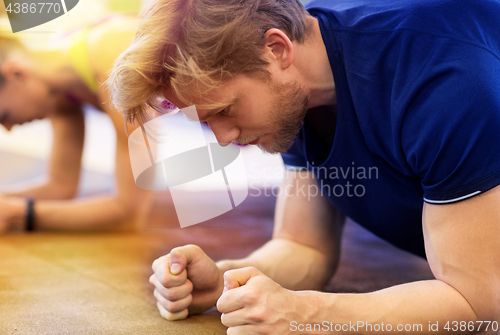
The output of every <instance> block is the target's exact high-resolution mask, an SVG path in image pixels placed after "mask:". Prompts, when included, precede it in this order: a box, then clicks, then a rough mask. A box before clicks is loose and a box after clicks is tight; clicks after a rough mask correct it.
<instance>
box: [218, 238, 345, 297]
mask: <svg viewBox="0 0 500 335" xmlns="http://www.w3.org/2000/svg"><path fill="white" fill-rule="evenodd" d="M217 265H218V266H219V268H220V269H221V272H225V271H227V270H232V269H238V268H243V267H247V266H253V267H256V268H257V269H259V270H260V271H262V272H263V273H264V274H266V275H267V276H268V277H270V278H271V279H273V280H274V281H276V282H277V283H278V284H280V285H281V286H283V287H285V288H288V289H291V290H313V289H322V288H323V286H324V285H325V284H326V283H327V282H328V280H329V279H330V277H331V276H332V275H333V272H334V270H335V266H336V262H333V261H332V259H331V257H327V256H325V255H324V254H322V253H320V252H319V251H317V250H315V249H313V248H310V247H307V246H304V245H301V244H299V243H297V242H294V241H291V240H287V239H282V238H273V239H272V240H271V241H269V242H268V243H266V244H265V245H263V246H262V247H261V248H259V249H258V250H256V251H255V252H253V253H252V254H251V255H249V256H248V257H246V258H244V259H240V260H225V261H221V262H218V263H217Z"/></svg>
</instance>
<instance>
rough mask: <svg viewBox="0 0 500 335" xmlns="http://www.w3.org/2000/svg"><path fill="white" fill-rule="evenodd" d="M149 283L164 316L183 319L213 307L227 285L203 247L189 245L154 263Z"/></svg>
mask: <svg viewBox="0 0 500 335" xmlns="http://www.w3.org/2000/svg"><path fill="white" fill-rule="evenodd" d="M153 271H154V274H153V275H152V276H151V277H150V278H149V282H150V283H151V284H153V285H154V286H155V291H154V296H155V297H156V299H157V300H158V302H157V306H158V309H159V310H160V314H161V316H163V317H164V318H165V319H167V320H180V319H184V318H186V317H187V316H188V315H189V314H198V313H202V312H204V311H206V310H208V309H210V308H212V307H213V306H215V303H216V302H217V299H218V298H219V297H220V295H221V294H222V290H223V288H224V278H223V273H221V271H220V270H219V268H218V267H217V265H216V264H215V262H214V261H213V260H212V259H210V257H208V256H207V255H206V254H205V253H204V252H203V250H201V248H200V247H198V246H196V245H186V246H183V247H178V248H174V249H172V251H171V252H170V254H168V255H165V256H162V257H160V258H158V259H157V260H155V261H154V262H153Z"/></svg>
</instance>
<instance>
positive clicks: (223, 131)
mask: <svg viewBox="0 0 500 335" xmlns="http://www.w3.org/2000/svg"><path fill="white" fill-rule="evenodd" d="M207 123H208V126H209V127H210V129H211V130H212V132H213V133H214V135H215V137H216V138H217V142H218V143H219V144H220V145H221V146H224V147H225V146H227V145H229V143H231V142H232V141H234V140H236V139H237V138H238V137H239V136H240V131H239V129H238V128H237V127H236V126H235V125H234V124H231V123H229V121H228V120H208V121H207Z"/></svg>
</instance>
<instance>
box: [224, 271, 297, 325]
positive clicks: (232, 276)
mask: <svg viewBox="0 0 500 335" xmlns="http://www.w3.org/2000/svg"><path fill="white" fill-rule="evenodd" d="M304 308H305V306H304V305H303V304H302V303H301V301H299V296H298V295H297V294H296V292H293V291H290V290H287V289H284V288H283V287H281V286H280V285H279V284H277V283H276V282H274V281H273V280H271V279H270V278H268V277H267V276H265V275H264V274H262V272H260V271H259V270H257V269H256V268H253V267H247V268H242V269H237V270H230V271H226V273H224V292H223V294H222V296H221V297H220V299H219V301H218V302H217V309H218V310H219V312H221V313H223V314H222V316H221V321H222V323H223V324H224V325H225V326H226V327H229V329H228V330H227V334H228V335H237V334H238V335H239V334H280V335H283V334H288V333H290V334H291V331H290V322H292V321H298V322H299V321H300V320H302V318H304V316H305V315H304V312H303V309H304Z"/></svg>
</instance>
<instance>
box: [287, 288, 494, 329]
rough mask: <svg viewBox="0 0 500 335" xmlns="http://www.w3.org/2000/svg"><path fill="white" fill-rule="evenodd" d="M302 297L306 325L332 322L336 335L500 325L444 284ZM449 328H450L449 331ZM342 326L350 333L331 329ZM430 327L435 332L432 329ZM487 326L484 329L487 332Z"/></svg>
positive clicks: (299, 293)
mask: <svg viewBox="0 0 500 335" xmlns="http://www.w3.org/2000/svg"><path fill="white" fill-rule="evenodd" d="M297 295H298V296H299V299H303V301H304V304H306V306H307V312H306V315H304V320H306V321H305V322H306V323H310V324H322V325H325V324H326V323H328V324H329V331H330V333H338V334H394V333H399V334H401V333H404V334H420V335H421V334H430V333H432V334H450V333H454V334H475V333H476V331H477V330H478V327H479V325H480V323H479V322H476V321H497V322H498V321H500V320H477V319H476V315H475V313H474V311H473V310H472V308H471V306H470V305H469V303H468V302H467V301H466V300H465V298H464V297H463V296H462V295H461V294H460V293H459V292H458V291H457V290H455V289H454V288H453V287H451V286H449V285H448V284H446V283H444V282H442V281H439V280H429V281H421V282H414V283H408V284H404V285H398V286H394V287H391V288H388V289H384V290H380V291H376V292H372V293H366V294H334V293H320V292H311V291H303V292H297ZM290 321H293V320H290ZM325 321H326V323H325ZM454 321H457V322H458V326H454V325H455V324H454V323H453V322H454ZM460 322H462V325H467V327H471V329H472V327H474V329H475V331H469V330H466V331H463V332H461V331H460V325H461V324H460ZM330 323H331V324H330ZM447 323H448V326H449V329H445V326H446V325H447ZM332 324H333V325H332ZM336 324H337V325H339V326H337V327H341V326H342V325H349V328H348V327H347V326H344V331H341V332H335V331H331V329H332V328H331V327H333V330H335V325H336ZM382 324H383V325H384V326H382ZM436 324H437V326H436ZM354 325H355V326H354ZM358 325H359V327H358ZM370 325H371V326H370ZM430 326H432V327H433V328H432V329H429V327H430ZM485 326H486V324H483V327H482V328H481V330H484V329H485ZM398 327H399V328H398ZM401 327H403V329H401ZM405 327H406V329H404V328H405ZM454 327H458V330H459V331H457V332H453V331H452V330H453V328H454ZM491 328H492V327H491V326H490V332H488V333H486V332H485V333H481V334H496V332H494V331H491ZM338 329H340V328H337V330H338ZM462 329H464V326H463V327H462ZM325 330H326V328H325ZM436 330H437V331H436ZM497 332H498V329H497ZM320 333H321V332H320ZM322 333H325V331H323V332H322ZM327 333H328V332H327ZM308 334H309V333H308ZM310 334H314V332H311V333H310Z"/></svg>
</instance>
